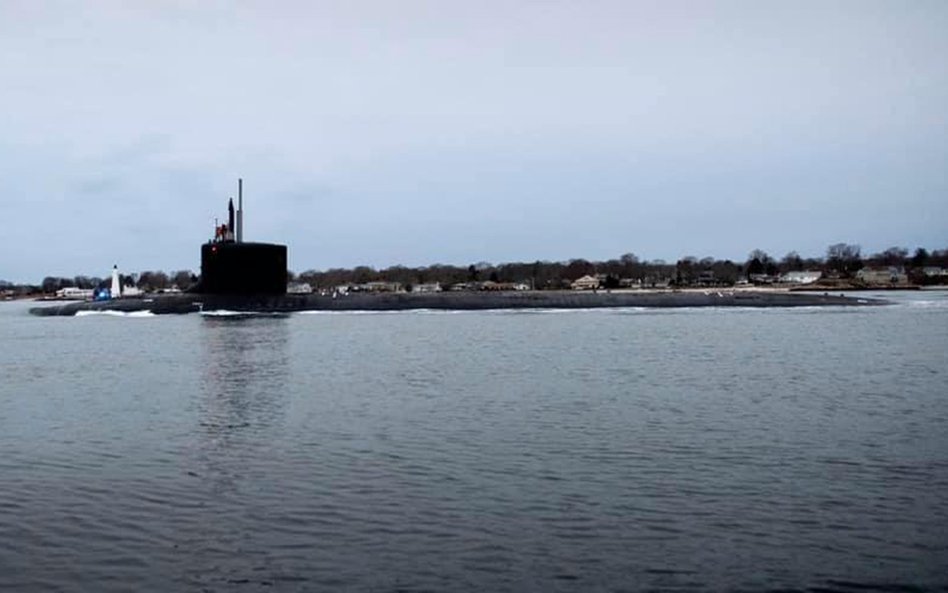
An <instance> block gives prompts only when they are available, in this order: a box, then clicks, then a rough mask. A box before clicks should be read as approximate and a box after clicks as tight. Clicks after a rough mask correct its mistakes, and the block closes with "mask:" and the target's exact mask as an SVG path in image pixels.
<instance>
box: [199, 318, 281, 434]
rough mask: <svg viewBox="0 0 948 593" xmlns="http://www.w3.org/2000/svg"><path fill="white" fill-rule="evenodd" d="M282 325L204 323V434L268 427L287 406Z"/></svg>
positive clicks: (245, 320)
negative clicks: (253, 426) (205, 432)
mask: <svg viewBox="0 0 948 593" xmlns="http://www.w3.org/2000/svg"><path fill="white" fill-rule="evenodd" d="M287 323H288V320H287V319H280V318H277V319H272V318H266V319H260V318H239V319H229V318H226V317H224V318H203V319H202V325H203V328H202V331H201V335H200V338H201V347H202V349H201V357H202V360H201V371H202V376H201V379H202V381H201V391H200V394H199V397H200V407H199V409H200V422H201V426H204V427H206V428H208V429H209V430H208V432H209V433H215V432H217V433H221V434H226V433H227V432H228V431H232V430H236V429H239V428H246V427H250V426H251V424H254V425H257V426H258V427H270V426H272V425H273V423H274V422H278V421H279V417H280V415H281V414H282V410H283V409H284V408H285V405H286V382H287V374H288V369H289V361H288V342H289V331H288V329H287Z"/></svg>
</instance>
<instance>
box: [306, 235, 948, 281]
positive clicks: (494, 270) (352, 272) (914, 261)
mask: <svg viewBox="0 0 948 593" xmlns="http://www.w3.org/2000/svg"><path fill="white" fill-rule="evenodd" d="M866 266H871V267H900V268H904V269H906V270H909V271H911V272H913V273H914V274H913V279H915V280H918V281H920V280H921V271H922V269H923V268H925V267H928V266H937V267H942V268H946V267H948V249H942V250H935V251H932V252H929V251H928V250H926V249H924V248H918V249H916V250H915V252H914V253H912V254H911V255H910V252H909V250H908V249H906V248H904V247H891V248H889V249H886V250H885V251H882V252H880V253H875V254H872V255H869V256H865V257H864V256H863V255H862V252H861V248H860V247H859V245H852V244H847V243H837V244H834V245H830V246H829V247H828V248H827V250H826V255H825V257H817V258H804V257H802V256H800V255H799V254H798V253H797V252H795V251H791V252H789V253H787V254H786V255H784V256H783V257H782V258H780V259H777V258H774V257H772V256H771V255H769V254H768V253H767V252H765V251H763V250H760V249H755V250H753V251H751V252H750V254H749V255H748V257H747V259H746V260H744V261H742V262H735V261H732V260H728V259H725V260H719V259H715V258H713V257H704V258H698V257H694V256H685V257H682V258H681V259H679V260H678V261H676V262H674V263H669V262H666V261H664V260H642V259H639V257H637V256H636V255H635V254H633V253H626V254H624V255H622V256H620V257H618V258H616V259H610V260H606V261H589V260H585V259H572V260H569V261H566V262H551V261H535V262H532V263H524V262H520V263H505V264H496V265H495V264H491V263H489V262H480V263H476V264H471V265H469V266H454V265H446V264H434V265H431V266H425V267H418V268H410V267H405V266H391V267H388V268H384V269H378V270H377V269H374V268H371V267H369V266H359V267H356V268H352V269H347V268H332V269H329V270H325V271H318V270H307V271H305V272H302V273H300V274H292V273H290V281H296V282H306V283H308V284H309V285H310V286H311V287H312V288H314V289H324V288H332V287H335V286H343V285H353V284H365V283H368V282H380V281H381V282H398V283H401V284H402V285H405V286H408V285H416V284H428V283H434V282H438V283H440V284H441V285H442V286H451V285H455V284H462V283H469V282H484V281H493V282H501V283H526V284H529V285H530V286H532V287H534V288H537V289H560V288H568V287H569V285H570V284H571V283H572V282H573V281H575V280H576V279H578V278H580V277H582V276H587V275H588V276H601V277H604V278H607V279H612V280H614V281H615V283H616V285H619V282H620V281H621V280H633V281H635V283H636V285H640V286H651V285H659V284H666V283H667V284H671V285H691V284H694V283H696V282H697V281H698V280H699V278H701V277H702V275H703V276H704V277H712V278H714V281H715V282H716V283H720V284H734V283H736V282H737V281H738V280H740V279H746V278H750V277H751V276H760V275H764V276H778V275H780V274H785V273H787V272H794V271H803V270H813V271H821V272H823V273H824V274H827V275H831V276H836V277H840V278H849V277H852V276H853V275H854V274H855V273H856V272H858V270H860V269H862V268H863V267H866Z"/></svg>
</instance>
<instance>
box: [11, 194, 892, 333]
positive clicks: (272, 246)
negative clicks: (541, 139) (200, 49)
mask: <svg viewBox="0 0 948 593" xmlns="http://www.w3.org/2000/svg"><path fill="white" fill-rule="evenodd" d="M237 200H238V202H237V207H236V209H235V207H234V201H233V198H231V199H230V200H229V201H228V206H227V210H228V216H227V222H226V223H224V224H221V225H220V226H218V225H217V224H216V223H215V229H214V237H213V239H211V240H209V241H207V242H206V243H204V244H202V245H201V276H200V278H199V280H198V282H197V283H196V284H195V285H194V286H192V287H190V288H189V289H188V290H187V291H186V292H184V293H181V294H158V295H152V296H148V295H145V296H142V297H135V298H116V299H112V300H105V301H90V302H71V303H67V304H60V305H49V306H43V307H34V308H31V309H30V313H31V314H33V315H38V316H73V315H76V314H78V313H80V312H84V311H90V312H94V311H100V312H101V311H116V312H126V313H133V312H145V311H147V312H150V313H152V314H155V315H163V314H185V313H196V312H210V311H232V312H235V313H245V314H289V313H294V312H301V311H408V310H434V311H439V310H441V311H465V310H466V311H476V310H511V309H512V310H531V309H532V310H543V309H603V308H681V307H755V308H760V307H822V306H872V305H885V304H889V302H888V301H885V300H881V299H869V298H857V297H848V296H843V295H839V296H836V295H829V294H815V293H789V292H786V293H782V292H764V291H756V292H755V291H729V290H721V291H718V290H707V291H697V292H696V291H666V292H645V291H594V292H587V291H571V290H529V291H516V292H492V293H486V294H485V293H473V292H437V293H382V294H332V295H323V294H287V290H286V285H287V247H286V245H281V244H276V243H261V242H247V241H244V228H243V226H244V224H243V223H244V208H243V180H242V179H239V180H238V182H237Z"/></svg>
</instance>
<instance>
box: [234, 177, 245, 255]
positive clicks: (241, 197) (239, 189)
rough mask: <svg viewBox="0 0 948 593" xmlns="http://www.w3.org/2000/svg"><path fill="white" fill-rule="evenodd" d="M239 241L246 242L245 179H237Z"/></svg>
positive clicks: (237, 236) (237, 237)
mask: <svg viewBox="0 0 948 593" xmlns="http://www.w3.org/2000/svg"><path fill="white" fill-rule="evenodd" d="M236 239H237V242H238V243H243V242H244V180H243V179H237V235H236Z"/></svg>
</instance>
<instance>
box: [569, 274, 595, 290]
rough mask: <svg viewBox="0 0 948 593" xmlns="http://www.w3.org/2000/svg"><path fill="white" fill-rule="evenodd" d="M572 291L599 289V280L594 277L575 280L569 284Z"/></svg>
mask: <svg viewBox="0 0 948 593" xmlns="http://www.w3.org/2000/svg"><path fill="white" fill-rule="evenodd" d="M570 287H571V288H572V289H573V290H595V289H597V288H599V278H596V277H595V276H583V277H581V278H577V279H576V280H574V281H573V283H572V284H570Z"/></svg>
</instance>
